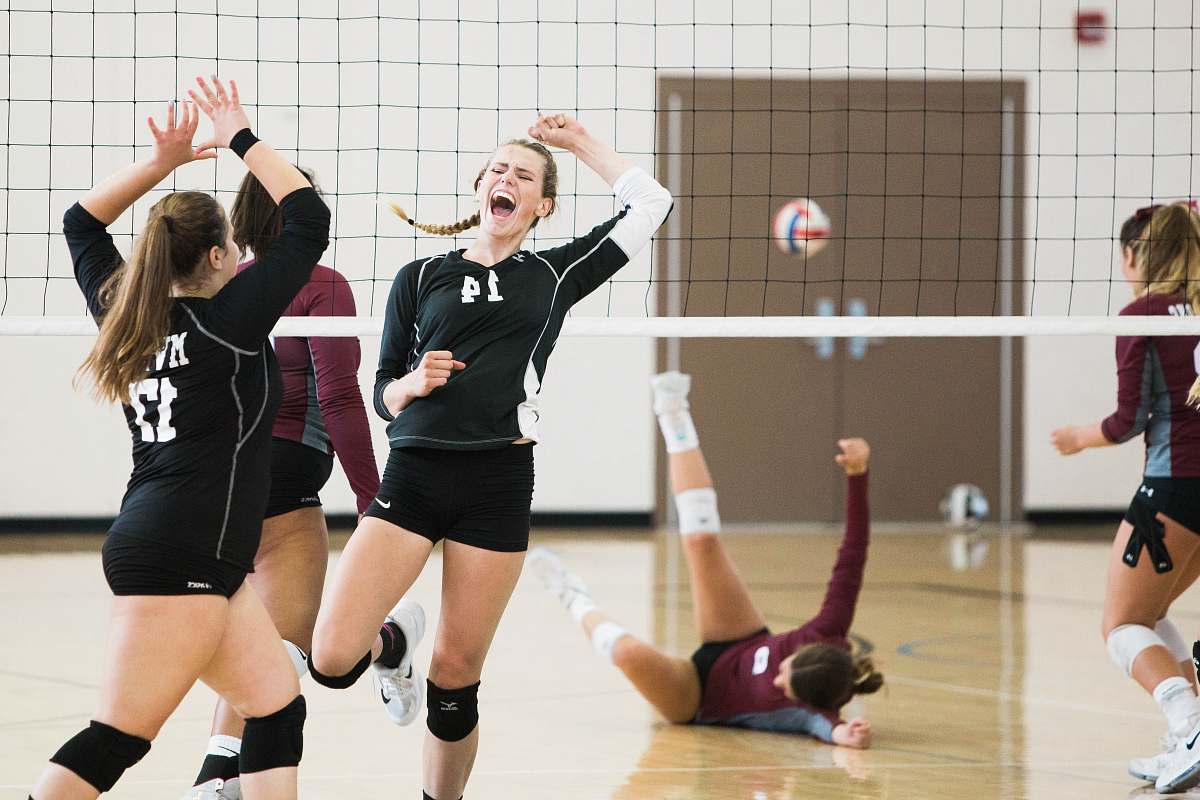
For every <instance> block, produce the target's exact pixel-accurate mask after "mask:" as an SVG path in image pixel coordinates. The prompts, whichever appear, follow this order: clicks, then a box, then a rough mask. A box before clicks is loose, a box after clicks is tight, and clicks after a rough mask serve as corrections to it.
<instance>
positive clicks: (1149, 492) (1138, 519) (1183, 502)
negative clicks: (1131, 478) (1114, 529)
mask: <svg viewBox="0 0 1200 800" xmlns="http://www.w3.org/2000/svg"><path fill="white" fill-rule="evenodd" d="M1159 514H1162V515H1163V516H1165V517H1169V518H1170V519H1172V520H1174V521H1175V522H1178V523H1179V524H1180V525H1182V526H1184V527H1185V528H1187V529H1188V530H1190V531H1192V532H1193V533H1197V534H1200V478H1142V485H1141V486H1139V487H1138V490H1137V493H1136V494H1134V496H1133V500H1132V501H1131V502H1130V503H1129V509H1128V510H1127V511H1126V512H1125V521H1126V522H1128V523H1130V524H1131V525H1133V533H1132V534H1131V535H1130V537H1129V542H1128V544H1126V546H1125V554H1124V556H1123V560H1124V561H1125V564H1126V566H1129V567H1135V566H1137V563H1138V559H1139V558H1140V557H1141V552H1142V548H1143V547H1144V548H1146V550H1147V551H1148V552H1149V553H1150V557H1151V558H1152V559H1153V561H1152V562H1151V563H1152V564H1153V565H1154V568H1155V570H1156V571H1158V572H1159V573H1163V572H1170V571H1171V569H1173V568H1174V566H1175V565H1174V563H1173V562H1172V560H1171V554H1170V553H1168V552H1167V548H1166V545H1165V544H1164V543H1163V533H1164V529H1163V524H1162V522H1160V521H1159V520H1158V515H1159Z"/></svg>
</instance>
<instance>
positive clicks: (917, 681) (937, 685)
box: [887, 673, 1162, 719]
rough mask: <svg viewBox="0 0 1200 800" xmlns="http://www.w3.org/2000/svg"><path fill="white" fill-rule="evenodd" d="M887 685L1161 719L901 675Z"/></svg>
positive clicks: (1138, 713)
mask: <svg viewBox="0 0 1200 800" xmlns="http://www.w3.org/2000/svg"><path fill="white" fill-rule="evenodd" d="M887 682H888V683H897V684H900V685H901V686H912V687H915V688H918V689H937V690H939V691H943V692H953V693H954V694H968V695H974V696H976V697H990V698H996V699H1004V700H1019V701H1020V702H1022V703H1027V704H1029V705H1034V706H1047V707H1050V708H1062V709H1066V710H1068V711H1087V712H1090V713H1093V714H1103V715H1105V716H1110V717H1129V718H1131V719H1162V714H1154V713H1151V712H1149V711H1126V710H1124V709H1119V708H1104V707H1102V706H1094V705H1087V704H1086V703H1068V702H1066V701H1063V700H1051V699H1050V698H1047V697H1028V696H1026V695H1023V694H1017V693H1015V692H1000V691H996V690H995V689H979V688H977V687H974V686H959V685H958V684H955V683H943V682H941V681H927V680H922V679H921V678H906V677H904V676H903V675H900V676H897V675H893V674H891V673H889V674H888V676H887Z"/></svg>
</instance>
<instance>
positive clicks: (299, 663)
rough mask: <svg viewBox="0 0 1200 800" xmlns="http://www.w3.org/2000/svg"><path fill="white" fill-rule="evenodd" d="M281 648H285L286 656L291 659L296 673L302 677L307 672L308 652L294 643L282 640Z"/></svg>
mask: <svg viewBox="0 0 1200 800" xmlns="http://www.w3.org/2000/svg"><path fill="white" fill-rule="evenodd" d="M283 648H284V649H285V650H287V654H288V658H290V659H291V660H292V666H293V667H295V668H296V675H297V676H299V677H301V678H303V677H304V676H305V675H307V674H308V653H305V652H304V651H303V650H301V649H300V648H299V647H297V646H296V645H294V644H292V643H291V642H289V641H288V640H287V639H284V640H283Z"/></svg>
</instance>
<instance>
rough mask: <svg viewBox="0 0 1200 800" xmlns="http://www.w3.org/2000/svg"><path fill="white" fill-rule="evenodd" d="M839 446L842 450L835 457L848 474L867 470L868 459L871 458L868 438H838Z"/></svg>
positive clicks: (856, 473)
mask: <svg viewBox="0 0 1200 800" xmlns="http://www.w3.org/2000/svg"><path fill="white" fill-rule="evenodd" d="M837 444H838V447H840V448H841V450H842V452H840V453H838V454H837V455H836V456H834V457H833V460H834V461H836V462H837V464H838V466H839V467H841V468H842V469H844V470H845V471H846V474H847V475H862V474H863V473H864V472H866V471H867V461H868V460H869V459H870V458H871V447H870V445H868V444H867V440H866V439H859V438H852V439H838V443H837Z"/></svg>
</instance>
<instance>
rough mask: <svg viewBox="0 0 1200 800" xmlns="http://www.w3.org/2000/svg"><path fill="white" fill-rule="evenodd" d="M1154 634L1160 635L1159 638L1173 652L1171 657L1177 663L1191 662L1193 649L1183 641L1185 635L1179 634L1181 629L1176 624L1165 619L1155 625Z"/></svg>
mask: <svg viewBox="0 0 1200 800" xmlns="http://www.w3.org/2000/svg"><path fill="white" fill-rule="evenodd" d="M1154 632H1155V633H1157V634H1158V638H1160V639H1162V642H1163V644H1164V645H1166V648H1167V649H1168V650H1170V651H1171V656H1172V657H1173V658H1174V659H1175V660H1176V661H1191V660H1192V648H1191V647H1190V646H1189V645H1188V643H1187V642H1186V641H1184V639H1183V635H1182V634H1181V633H1180V632H1179V628H1176V627H1175V623H1174V622H1171V620H1169V619H1167V618H1166V617H1163V618H1162V619H1160V620H1159V621H1158V622H1156V623H1155V624H1154Z"/></svg>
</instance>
